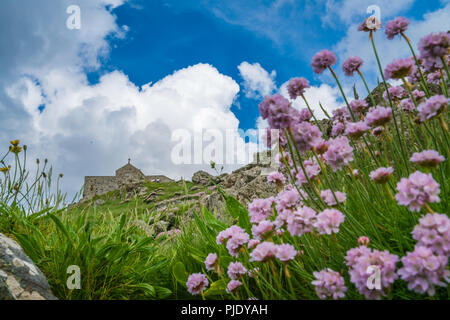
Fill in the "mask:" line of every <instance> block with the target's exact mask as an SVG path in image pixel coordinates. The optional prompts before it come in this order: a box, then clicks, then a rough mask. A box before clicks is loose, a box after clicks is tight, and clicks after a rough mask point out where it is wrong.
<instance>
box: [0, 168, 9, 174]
mask: <svg viewBox="0 0 450 320" xmlns="http://www.w3.org/2000/svg"><path fill="white" fill-rule="evenodd" d="M9 169H11V166H7V167H2V168H0V172H4V173H6V172H8V171H9Z"/></svg>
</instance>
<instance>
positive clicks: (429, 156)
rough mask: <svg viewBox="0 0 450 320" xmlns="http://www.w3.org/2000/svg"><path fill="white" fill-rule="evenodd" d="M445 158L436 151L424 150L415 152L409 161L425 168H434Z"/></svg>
mask: <svg viewBox="0 0 450 320" xmlns="http://www.w3.org/2000/svg"><path fill="white" fill-rule="evenodd" d="M444 160H445V158H444V157H443V156H441V155H440V154H439V152H437V151H435V150H424V151H422V152H415V153H413V155H412V156H411V158H410V159H409V161H411V162H413V163H416V164H418V165H420V166H423V167H429V168H434V167H437V166H438V165H439V164H440V163H441V162H442V161H444Z"/></svg>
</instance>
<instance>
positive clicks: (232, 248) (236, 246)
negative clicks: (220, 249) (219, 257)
mask: <svg viewBox="0 0 450 320" xmlns="http://www.w3.org/2000/svg"><path fill="white" fill-rule="evenodd" d="M249 240H250V236H249V235H248V234H247V233H246V232H238V233H235V234H233V236H232V237H231V238H230V239H229V240H228V241H227V245H226V247H227V250H228V253H229V254H230V255H231V256H233V257H235V258H237V257H238V255H239V250H240V249H241V248H242V247H243V246H244V245H245V244H246V243H247V242H248V241H249Z"/></svg>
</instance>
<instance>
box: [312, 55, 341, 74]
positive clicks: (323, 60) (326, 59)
mask: <svg viewBox="0 0 450 320" xmlns="http://www.w3.org/2000/svg"><path fill="white" fill-rule="evenodd" d="M336 61H337V59H336V56H335V55H334V53H333V52H331V51H329V50H322V51H319V52H317V53H316V54H315V55H314V57H313V58H312V62H311V66H312V67H313V70H314V72H315V73H317V74H320V73H322V72H323V71H324V70H325V69H327V68H329V67H331V66H332V65H333V64H335V63H336Z"/></svg>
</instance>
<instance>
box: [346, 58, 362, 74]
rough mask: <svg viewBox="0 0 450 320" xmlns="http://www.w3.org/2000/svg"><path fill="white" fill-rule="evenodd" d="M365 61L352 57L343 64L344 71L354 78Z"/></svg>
mask: <svg viewBox="0 0 450 320" xmlns="http://www.w3.org/2000/svg"><path fill="white" fill-rule="evenodd" d="M362 64H363V60H362V59H361V58H360V57H350V58H347V60H345V61H344V63H343V64H342V70H343V71H344V73H345V75H346V76H349V77H350V76H353V73H354V72H356V71H359V68H360V67H361V66H362Z"/></svg>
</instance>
